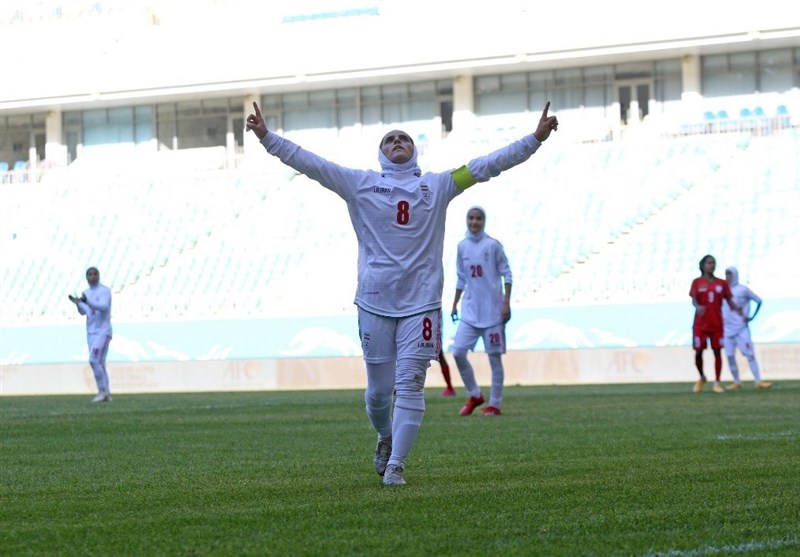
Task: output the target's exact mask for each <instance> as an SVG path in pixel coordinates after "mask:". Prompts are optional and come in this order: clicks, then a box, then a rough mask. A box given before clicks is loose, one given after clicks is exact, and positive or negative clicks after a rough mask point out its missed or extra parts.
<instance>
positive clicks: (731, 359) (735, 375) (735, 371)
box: [728, 356, 742, 383]
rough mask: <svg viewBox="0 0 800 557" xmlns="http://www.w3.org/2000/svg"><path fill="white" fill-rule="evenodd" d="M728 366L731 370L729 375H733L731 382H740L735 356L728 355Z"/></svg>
mask: <svg viewBox="0 0 800 557" xmlns="http://www.w3.org/2000/svg"><path fill="white" fill-rule="evenodd" d="M728 367H729V368H730V370H731V376H733V382H734V383H741V382H742V380H741V379H739V365H738V364H737V363H736V356H728Z"/></svg>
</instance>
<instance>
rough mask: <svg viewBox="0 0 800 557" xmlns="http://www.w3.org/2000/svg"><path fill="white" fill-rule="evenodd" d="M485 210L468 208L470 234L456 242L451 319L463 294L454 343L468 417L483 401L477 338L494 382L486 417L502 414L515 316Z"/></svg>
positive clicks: (506, 276) (507, 271)
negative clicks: (473, 361)
mask: <svg viewBox="0 0 800 557" xmlns="http://www.w3.org/2000/svg"><path fill="white" fill-rule="evenodd" d="M485 226H486V212H485V211H484V210H483V209H482V208H481V207H472V208H470V209H469V210H468V211H467V237H466V238H464V239H463V240H461V241H460V242H459V243H458V251H457V254H456V274H457V281H456V293H455V297H454V299H453V310H452V312H451V315H452V316H453V320H456V319H457V318H458V301H459V300H460V299H461V295H462V293H464V292H466V294H464V299H463V302H462V304H461V319H460V320H459V323H458V329H457V330H456V338H455V341H454V342H453V358H454V359H455V361H456V365H457V366H458V372H459V373H460V374H461V379H462V380H463V381H464V386H465V387H466V388H467V392H468V393H469V398H468V399H467V402H466V404H464V406H463V407H462V408H461V411H460V412H459V414H460V415H462V416H469V415H470V414H472V412H473V411H474V410H475V408H476V407H477V406H480V405H481V404H483V403H484V400H485V399H484V398H483V393H482V392H481V388H480V387H479V386H478V383H477V381H476V380H475V372H474V371H473V369H472V365H470V363H469V360H468V359H467V352H469V351H470V350H473V349H474V348H475V345H476V344H477V342H478V339H479V338H483V347H484V349H485V350H486V355H487V356H488V357H489V366H490V368H491V370H492V386H491V391H490V392H489V406H487V407H486V408H485V409H484V410H483V412H481V415H482V416H499V415H500V407H501V406H502V403H503V380H504V376H505V372H504V370H503V361H502V355H503V354H505V352H506V332H505V325H506V322H507V321H508V320H509V319H510V318H511V306H510V301H511V268H510V267H509V266H508V259H507V258H506V254H505V251H503V246H502V244H500V242H498V241H497V240H495V239H494V238H492V237H491V236H489V235H487V234H486V232H485V231H484V227H485Z"/></svg>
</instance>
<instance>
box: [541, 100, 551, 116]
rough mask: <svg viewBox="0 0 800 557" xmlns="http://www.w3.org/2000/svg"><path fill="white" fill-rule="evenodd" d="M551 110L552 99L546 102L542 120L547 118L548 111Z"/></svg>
mask: <svg viewBox="0 0 800 557" xmlns="http://www.w3.org/2000/svg"><path fill="white" fill-rule="evenodd" d="M548 110H550V101H547V102H546V103H544V111H542V120H546V119H547V111H548Z"/></svg>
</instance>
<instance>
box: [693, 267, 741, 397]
mask: <svg viewBox="0 0 800 557" xmlns="http://www.w3.org/2000/svg"><path fill="white" fill-rule="evenodd" d="M716 268H717V261H716V259H714V256H713V255H706V256H704V257H703V258H702V259H701V260H700V273H701V275H700V276H699V277H697V278H696V279H694V280H693V281H692V286H691V288H690V289H689V296H691V297H692V304H693V305H694V308H695V311H694V326H693V328H692V329H693V330H692V337H693V338H694V364H695V366H696V367H697V371H698V373H700V379H698V380H697V382H696V383H695V385H694V392H696V393H699V392H702V391H703V386H704V385H705V384H706V376H705V373H703V350H705V347H706V345H707V344H708V342H709V340H710V341H711V350H712V351H713V352H714V377H715V380H714V392H715V393H724V392H725V389H723V388H722V383H721V382H720V376H721V375H722V338H723V327H722V300H723V299H724V300H725V301H727V302H728V306H730V308H731V309H732V310H734V311H739V308H738V307H737V306H736V304H734V303H733V297H732V296H731V289H730V288H729V287H728V283H727V282H725V281H724V280H722V279H718V278H717V277H715V276H714V270H715V269H716Z"/></svg>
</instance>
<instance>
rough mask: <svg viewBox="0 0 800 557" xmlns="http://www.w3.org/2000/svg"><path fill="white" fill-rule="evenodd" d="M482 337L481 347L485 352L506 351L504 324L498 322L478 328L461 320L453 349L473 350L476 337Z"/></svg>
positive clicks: (497, 352) (499, 352)
mask: <svg viewBox="0 0 800 557" xmlns="http://www.w3.org/2000/svg"><path fill="white" fill-rule="evenodd" d="M479 338H483V348H484V350H485V351H486V353H487V354H505V353H506V326H505V324H504V323H500V324H498V325H495V326H493V327H487V328H485V329H480V328H478V327H473V326H472V325H468V324H467V323H464V322H463V321H461V322H460V323H459V324H458V329H457V330H456V338H455V339H454V340H453V350H458V349H459V348H460V349H461V350H465V351H466V350H474V349H475V345H476V344H477V343H478V339H479Z"/></svg>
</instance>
